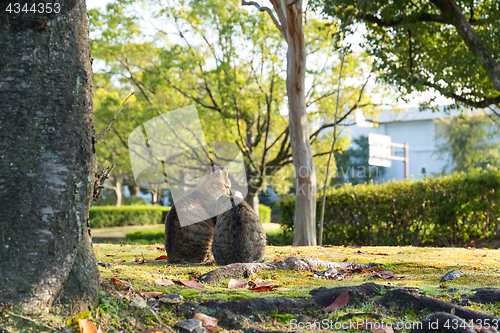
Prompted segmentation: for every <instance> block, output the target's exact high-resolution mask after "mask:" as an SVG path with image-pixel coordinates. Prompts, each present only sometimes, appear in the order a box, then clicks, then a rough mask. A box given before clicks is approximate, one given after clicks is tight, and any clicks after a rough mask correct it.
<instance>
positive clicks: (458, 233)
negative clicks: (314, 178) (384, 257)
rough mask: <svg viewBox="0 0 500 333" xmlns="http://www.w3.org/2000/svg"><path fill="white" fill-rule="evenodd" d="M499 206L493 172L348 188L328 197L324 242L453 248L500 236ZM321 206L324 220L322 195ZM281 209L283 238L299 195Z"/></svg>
mask: <svg viewBox="0 0 500 333" xmlns="http://www.w3.org/2000/svg"><path fill="white" fill-rule="evenodd" d="M499 202H500V173H499V171H498V170H492V169H488V170H479V169H476V170H473V171H471V172H470V173H468V174H465V173H455V174H452V175H450V176H445V177H440V178H427V179H425V180H422V181H409V180H405V181H396V182H390V183H386V184H381V185H374V184H368V185H366V184H365V185H356V186H352V185H345V186H344V187H342V188H339V189H335V190H331V191H329V192H328V194H327V197H326V208H325V225H324V234H323V239H324V244H337V245H340V244H342V245H349V244H350V245H353V244H356V245H371V244H373V245H408V244H411V245H414V246H417V245H441V246H453V245H457V244H463V243H466V242H467V241H469V240H471V239H474V240H480V239H486V238H489V237H491V236H494V235H495V234H497V235H498V223H499V222H498V217H500V211H499V210H500V205H499ZM317 203H318V204H317V220H318V221H319V216H320V208H321V197H320V195H318V200H317ZM278 207H279V210H280V213H281V214H280V215H281V216H280V223H281V224H282V227H283V236H284V237H290V236H291V235H292V234H293V217H294V209H295V197H293V196H288V197H285V198H283V199H282V201H280V202H279V203H278ZM318 225H319V224H318ZM318 229H319V228H318Z"/></svg>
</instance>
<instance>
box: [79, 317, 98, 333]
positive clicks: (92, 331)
mask: <svg viewBox="0 0 500 333" xmlns="http://www.w3.org/2000/svg"><path fill="white" fill-rule="evenodd" d="M78 326H79V327H80V333H97V332H98V330H97V327H95V326H94V324H93V323H92V322H91V321H90V320H88V319H78ZM100 329H101V328H100V327H99V330H100ZM101 332H102V331H101Z"/></svg>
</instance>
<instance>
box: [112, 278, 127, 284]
mask: <svg viewBox="0 0 500 333" xmlns="http://www.w3.org/2000/svg"><path fill="white" fill-rule="evenodd" d="M111 282H113V283H114V284H128V282H127V281H123V280H119V279H117V278H114V277H112V278H111Z"/></svg>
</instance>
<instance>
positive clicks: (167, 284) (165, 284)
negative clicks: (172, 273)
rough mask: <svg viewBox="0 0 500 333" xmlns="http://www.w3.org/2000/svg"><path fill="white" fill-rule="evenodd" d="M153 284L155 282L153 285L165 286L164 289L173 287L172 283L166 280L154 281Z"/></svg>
mask: <svg viewBox="0 0 500 333" xmlns="http://www.w3.org/2000/svg"><path fill="white" fill-rule="evenodd" d="M154 282H155V284H157V285H159V286H165V287H169V286H173V285H174V282H173V281H172V280H168V279H156V280H155V281H154Z"/></svg>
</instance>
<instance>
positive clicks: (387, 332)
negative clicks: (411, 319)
mask: <svg viewBox="0 0 500 333" xmlns="http://www.w3.org/2000/svg"><path fill="white" fill-rule="evenodd" d="M376 325H377V324H376ZM377 326H382V325H377ZM370 332H371V333H394V330H393V329H392V327H390V326H384V327H372V328H370Z"/></svg>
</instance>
